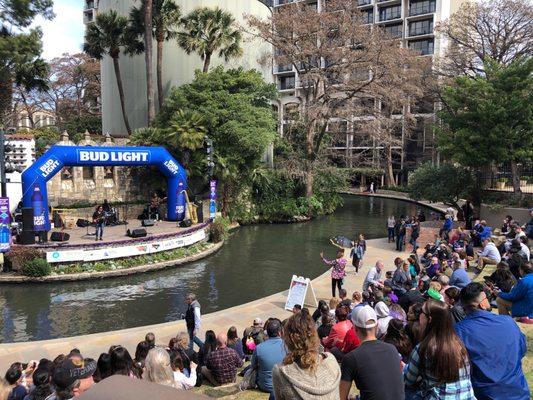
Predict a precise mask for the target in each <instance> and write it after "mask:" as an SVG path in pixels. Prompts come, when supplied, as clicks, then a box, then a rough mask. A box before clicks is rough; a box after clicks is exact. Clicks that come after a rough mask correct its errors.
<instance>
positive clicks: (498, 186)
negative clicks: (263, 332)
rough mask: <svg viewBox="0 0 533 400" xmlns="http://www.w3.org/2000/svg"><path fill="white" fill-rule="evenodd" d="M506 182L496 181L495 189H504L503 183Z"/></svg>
mask: <svg viewBox="0 0 533 400" xmlns="http://www.w3.org/2000/svg"><path fill="white" fill-rule="evenodd" d="M506 183H507V182H498V181H497V182H496V189H505V184H506Z"/></svg>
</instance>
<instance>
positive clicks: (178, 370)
mask: <svg viewBox="0 0 533 400" xmlns="http://www.w3.org/2000/svg"><path fill="white" fill-rule="evenodd" d="M170 366H171V367H172V371H173V374H174V381H175V382H176V387H177V388H178V389H183V390H189V389H192V388H193V387H194V386H195V385H196V364H195V363H194V362H192V361H191V372H190V374H189V376H187V375H185V373H184V371H183V370H184V367H183V359H182V358H181V355H180V353H179V352H177V351H172V352H171V353H170Z"/></svg>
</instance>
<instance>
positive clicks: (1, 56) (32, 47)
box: [0, 0, 54, 125]
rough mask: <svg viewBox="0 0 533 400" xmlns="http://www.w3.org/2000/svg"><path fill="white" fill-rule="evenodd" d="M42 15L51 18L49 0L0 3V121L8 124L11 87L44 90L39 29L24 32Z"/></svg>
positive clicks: (50, 0) (43, 68) (16, 0)
mask: <svg viewBox="0 0 533 400" xmlns="http://www.w3.org/2000/svg"><path fill="white" fill-rule="evenodd" d="M38 15H41V16H43V17H44V18H45V19H52V18H53V17H54V13H53V11H52V0H9V1H0V119H1V120H4V122H6V123H7V124H8V125H9V124H10V121H8V120H7V117H8V116H7V115H6V114H7V113H8V112H9V111H10V109H11V101H12V95H13V87H14V86H15V87H23V88H26V89H28V90H31V89H44V88H45V87H46V81H45V79H44V77H45V76H46V73H47V66H46V63H45V61H44V60H43V59H42V58H41V57H40V55H41V51H42V44H41V37H42V33H41V30H40V29H38V28H35V29H29V30H28V29H26V28H28V27H29V26H30V24H31V23H32V22H33V19H34V18H35V17H36V16H38Z"/></svg>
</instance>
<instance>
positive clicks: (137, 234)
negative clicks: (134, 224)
mask: <svg viewBox="0 0 533 400" xmlns="http://www.w3.org/2000/svg"><path fill="white" fill-rule="evenodd" d="M126 235H128V236H129V237H132V238H140V237H145V236H146V235H147V233H146V229H143V228H137V229H134V230H132V231H130V230H129V229H128V232H127V233H126Z"/></svg>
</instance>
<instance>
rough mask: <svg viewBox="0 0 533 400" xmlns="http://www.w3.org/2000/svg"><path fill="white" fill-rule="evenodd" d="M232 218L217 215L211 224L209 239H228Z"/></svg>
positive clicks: (215, 241)
mask: <svg viewBox="0 0 533 400" xmlns="http://www.w3.org/2000/svg"><path fill="white" fill-rule="evenodd" d="M229 227H230V220H229V219H228V218H226V217H217V218H216V219H215V220H214V221H213V222H212V223H211V225H209V240H210V241H211V242H213V243H219V242H221V241H223V240H226V239H227V238H228V236H229Z"/></svg>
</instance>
